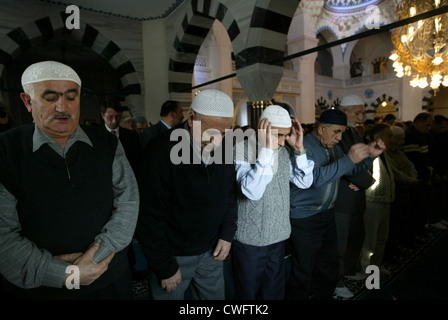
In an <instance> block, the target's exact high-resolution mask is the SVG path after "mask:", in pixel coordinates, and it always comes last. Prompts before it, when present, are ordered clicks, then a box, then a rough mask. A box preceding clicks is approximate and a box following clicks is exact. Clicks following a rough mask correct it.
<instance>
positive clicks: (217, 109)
mask: <svg viewBox="0 0 448 320" xmlns="http://www.w3.org/2000/svg"><path fill="white" fill-rule="evenodd" d="M191 109H192V110H193V111H195V112H197V113H199V114H202V115H204V116H213V117H223V118H232V117H233V101H232V99H230V97H229V96H228V95H227V94H225V93H224V92H222V91H219V90H216V89H208V90H204V91H201V92H199V93H198V94H197V96H196V97H195V99H194V100H193V103H192V105H191Z"/></svg>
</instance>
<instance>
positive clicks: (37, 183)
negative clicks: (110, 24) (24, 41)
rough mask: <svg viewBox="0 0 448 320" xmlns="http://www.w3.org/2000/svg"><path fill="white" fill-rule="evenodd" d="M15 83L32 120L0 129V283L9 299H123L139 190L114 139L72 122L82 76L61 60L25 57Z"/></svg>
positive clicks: (76, 112) (128, 286) (128, 280)
mask: <svg viewBox="0 0 448 320" xmlns="http://www.w3.org/2000/svg"><path fill="white" fill-rule="evenodd" d="M22 86H23V89H24V92H23V93H21V94H20V97H21V99H22V101H23V103H24V104H25V106H26V108H27V110H28V112H30V113H31V114H32V116H33V120H34V123H32V124H25V125H22V126H20V127H18V128H15V129H12V130H9V131H7V132H4V133H2V134H1V135H0V273H1V275H2V276H3V277H4V278H5V280H6V281H5V291H6V292H7V293H8V294H9V295H11V296H12V297H13V298H18V299H131V298H132V278H131V273H130V269H129V263H128V260H127V254H126V247H127V246H128V245H129V243H130V241H131V240H132V236H133V234H134V230H135V226H136V222H137V215H138V206H139V196H138V188H137V184H136V180H135V176H134V174H133V172H132V169H131V167H130V165H129V162H128V161H127V159H126V156H125V153H124V150H123V147H122V145H121V143H120V142H119V141H118V140H117V139H116V138H115V137H113V136H112V135H111V134H109V133H107V132H105V131H104V130H101V128H98V127H94V126H91V127H89V126H83V127H81V126H80V125H79V124H78V122H79V115H80V97H81V92H80V91H81V80H80V78H79V76H78V75H77V74H76V72H75V71H74V70H73V69H72V68H70V67H69V66H67V65H64V64H61V63H58V62H54V61H44V62H38V63H36V64H32V65H31V66H29V67H28V68H27V69H26V70H25V72H24V73H23V75H22ZM106 271H107V272H106ZM78 285H79V286H78Z"/></svg>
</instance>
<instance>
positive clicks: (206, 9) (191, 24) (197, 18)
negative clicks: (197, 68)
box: [168, 0, 240, 94]
mask: <svg viewBox="0 0 448 320" xmlns="http://www.w3.org/2000/svg"><path fill="white" fill-rule="evenodd" d="M228 12H229V10H228V9H227V7H226V6H225V5H224V4H222V3H219V2H218V1H213V0H212V1H198V0H193V1H191V5H190V7H189V8H188V10H187V12H186V14H185V16H184V18H183V20H182V23H181V27H180V29H179V31H178V32H177V34H176V37H175V39H174V43H173V53H172V54H171V57H170V60H169V84H168V90H169V93H170V94H172V93H180V94H181V93H190V91H191V87H192V76H193V70H194V65H195V62H196V56H197V54H198V52H199V49H200V48H201V45H202V43H203V42H204V40H205V38H206V36H207V34H208V32H209V30H210V28H211V27H212V25H213V22H214V21H215V19H218V20H219V21H220V22H221V23H222V24H223V25H224V27H225V28H226V30H227V33H228V35H229V37H230V40H231V41H232V44H233V41H234V40H235V37H236V36H238V34H239V33H240V29H239V27H238V25H237V23H236V21H235V19H234V18H232V17H231V16H230V14H228Z"/></svg>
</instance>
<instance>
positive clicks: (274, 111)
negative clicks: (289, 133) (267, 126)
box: [260, 104, 292, 128]
mask: <svg viewBox="0 0 448 320" xmlns="http://www.w3.org/2000/svg"><path fill="white" fill-rule="evenodd" d="M265 118H266V119H268V120H269V122H270V123H271V127H277V128H291V126H292V122H291V117H290V116H289V112H288V111H286V109H285V108H283V107H280V106H277V105H275V104H272V105H270V106H268V107H267V108H266V109H264V110H263V113H262V114H261V116H260V120H262V119H265Z"/></svg>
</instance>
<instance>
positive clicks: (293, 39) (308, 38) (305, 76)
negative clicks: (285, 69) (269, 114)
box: [288, 11, 319, 123]
mask: <svg viewBox="0 0 448 320" xmlns="http://www.w3.org/2000/svg"><path fill="white" fill-rule="evenodd" d="M289 30H290V31H289V33H288V50H289V54H294V53H298V52H301V51H304V50H307V49H310V48H314V47H316V46H317V44H318V42H319V40H318V39H317V38H316V30H315V23H314V18H313V17H312V16H310V15H308V14H306V13H305V12H304V11H299V12H298V13H297V14H296V15H295V16H294V18H293V20H292V23H291V27H290V29H289ZM316 58H317V52H314V53H310V54H307V55H305V56H301V57H299V58H295V59H293V60H292V63H293V65H294V70H296V71H297V76H298V80H299V81H300V84H301V90H300V96H299V104H298V106H297V107H296V110H295V112H296V116H297V118H298V119H299V121H300V122H301V123H314V121H315V113H316V112H315V104H316V92H315V77H314V74H315V73H314V63H315V61H316Z"/></svg>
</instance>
